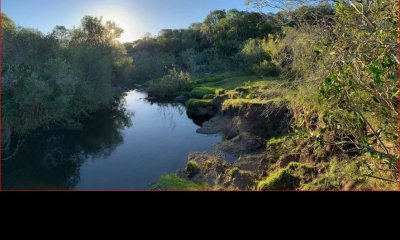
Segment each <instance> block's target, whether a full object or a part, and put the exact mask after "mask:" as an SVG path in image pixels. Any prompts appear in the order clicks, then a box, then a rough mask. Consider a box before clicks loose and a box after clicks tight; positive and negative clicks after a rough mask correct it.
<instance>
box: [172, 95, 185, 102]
mask: <svg viewBox="0 0 400 240" xmlns="http://www.w3.org/2000/svg"><path fill="white" fill-rule="evenodd" d="M186 100H187V97H185V96H177V97H176V98H175V99H174V101H177V102H183V101H186Z"/></svg>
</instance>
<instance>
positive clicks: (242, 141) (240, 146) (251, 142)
mask: <svg viewBox="0 0 400 240" xmlns="http://www.w3.org/2000/svg"><path fill="white" fill-rule="evenodd" d="M264 146H265V141H264V139H262V138H260V137H258V136H255V135H252V134H250V133H241V134H240V135H239V136H237V137H235V138H233V139H231V140H228V141H224V142H222V143H220V144H218V146H217V149H219V150H221V151H223V152H227V153H229V154H232V155H235V156H240V155H242V154H246V153H253V152H255V151H258V150H260V149H262V148H263V147H264Z"/></svg>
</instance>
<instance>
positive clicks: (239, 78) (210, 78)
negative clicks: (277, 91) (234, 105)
mask: <svg viewBox="0 0 400 240" xmlns="http://www.w3.org/2000/svg"><path fill="white" fill-rule="evenodd" d="M260 80H264V79H263V78H262V77H260V76H258V75H254V74H252V75H248V74H245V73H242V72H224V73H218V74H213V75H200V76H197V77H195V78H194V83H195V87H207V88H213V89H214V92H215V90H217V89H225V90H233V89H235V88H237V87H241V86H245V85H246V84H251V83H254V82H257V81H260ZM265 80H267V79H265Z"/></svg>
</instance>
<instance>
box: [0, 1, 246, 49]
mask: <svg viewBox="0 0 400 240" xmlns="http://www.w3.org/2000/svg"><path fill="white" fill-rule="evenodd" d="M1 4H2V5H1V8H2V12H3V13H5V14H6V15H8V16H9V17H10V18H11V19H12V20H14V22H15V23H16V24H17V25H20V26H23V27H29V28H35V29H38V30H40V31H42V32H44V33H48V32H51V31H52V29H53V28H54V27H55V26H56V25H62V26H66V27H67V28H72V27H73V26H79V24H80V20H81V19H82V17H83V16H85V15H92V16H102V17H103V19H104V20H112V21H115V22H116V23H117V24H118V25H119V26H120V27H121V28H123V29H124V31H125V32H124V34H123V35H122V37H121V38H120V41H121V42H129V41H133V40H136V39H139V38H141V37H143V36H144V35H145V34H146V33H151V34H152V35H157V34H158V32H159V31H160V30H161V29H166V28H172V29H175V28H187V27H188V26H190V24H191V23H194V22H202V21H203V20H204V18H205V17H206V16H207V15H208V14H209V13H210V12H211V11H212V10H216V9H226V10H227V9H232V8H236V9H238V10H251V9H250V8H249V7H248V6H246V4H245V0H1Z"/></svg>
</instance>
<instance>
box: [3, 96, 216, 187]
mask: <svg viewBox="0 0 400 240" xmlns="http://www.w3.org/2000/svg"><path fill="white" fill-rule="evenodd" d="M146 97H147V94H146V93H142V92H138V91H132V92H129V93H128V94H127V95H126V97H124V99H123V101H122V103H121V104H120V106H118V107H115V109H109V110H102V111H99V112H98V113H97V114H96V115H94V116H93V117H92V118H90V119H86V120H85V121H84V122H83V128H82V130H79V131H73V130H71V131H65V130H64V131H51V132H46V133H42V134H35V135H33V136H31V137H30V138H29V139H26V141H25V142H24V144H23V145H22V147H21V149H20V150H19V152H18V154H17V155H16V156H15V157H14V158H12V159H10V160H8V161H6V162H3V179H2V180H3V181H2V182H3V188H4V189H40V190H47V189H50V190H53V189H60V190H63V189H77V190H145V189H149V184H150V183H152V182H155V181H157V180H158V178H159V177H160V175H162V174H166V173H174V172H176V171H177V170H178V169H179V168H182V167H183V166H185V164H186V161H187V156H188V153H189V152H196V151H209V150H212V149H213V147H214V146H215V144H217V143H218V142H219V141H221V136H218V135H200V134H197V133H196V129H197V128H198V126H197V125H196V124H194V123H193V121H192V120H191V119H189V118H188V117H187V115H186V108H185V106H184V105H182V104H180V103H154V104H153V103H150V102H148V101H147V100H145V98H146Z"/></svg>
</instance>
